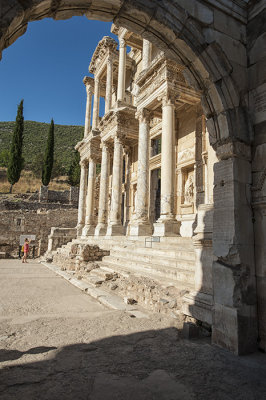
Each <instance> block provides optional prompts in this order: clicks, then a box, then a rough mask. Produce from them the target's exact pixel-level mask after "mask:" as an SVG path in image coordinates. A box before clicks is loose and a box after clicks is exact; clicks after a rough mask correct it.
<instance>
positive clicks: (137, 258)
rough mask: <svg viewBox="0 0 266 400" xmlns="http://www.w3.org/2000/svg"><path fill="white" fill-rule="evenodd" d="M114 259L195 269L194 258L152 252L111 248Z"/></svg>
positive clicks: (111, 255) (188, 269) (189, 269)
mask: <svg viewBox="0 0 266 400" xmlns="http://www.w3.org/2000/svg"><path fill="white" fill-rule="evenodd" d="M109 257H113V258H115V259H118V258H119V259H123V261H124V263H128V262H135V263H143V262H144V263H148V264H152V265H154V264H155V265H160V266H161V267H162V268H164V267H172V268H180V269H184V270H187V271H192V272H194V270H195V259H193V260H186V259H181V258H176V257H173V258H170V257H165V256H160V257H159V256H158V255H153V254H148V255H147V254H142V253H138V252H137V251H132V250H131V251H121V250H118V249H117V250H111V251H110V256H109Z"/></svg>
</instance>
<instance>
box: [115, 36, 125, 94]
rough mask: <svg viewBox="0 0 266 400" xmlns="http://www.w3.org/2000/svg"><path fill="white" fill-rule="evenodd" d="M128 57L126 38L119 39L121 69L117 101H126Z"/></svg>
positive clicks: (119, 69) (119, 70) (119, 68)
mask: <svg viewBox="0 0 266 400" xmlns="http://www.w3.org/2000/svg"><path fill="white" fill-rule="evenodd" d="M126 56H127V45H126V41H125V39H124V38H119V67H118V88H117V100H118V101H124V99H125V86H126Z"/></svg>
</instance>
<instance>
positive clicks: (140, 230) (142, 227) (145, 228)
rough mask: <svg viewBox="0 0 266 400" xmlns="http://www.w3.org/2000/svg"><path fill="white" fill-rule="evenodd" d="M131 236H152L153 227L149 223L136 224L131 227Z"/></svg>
mask: <svg viewBox="0 0 266 400" xmlns="http://www.w3.org/2000/svg"><path fill="white" fill-rule="evenodd" d="M129 235H130V236H151V235H152V226H151V224H149V223H146V224H145V223H143V222H139V223H138V222H135V223H133V224H132V225H130V228H129Z"/></svg>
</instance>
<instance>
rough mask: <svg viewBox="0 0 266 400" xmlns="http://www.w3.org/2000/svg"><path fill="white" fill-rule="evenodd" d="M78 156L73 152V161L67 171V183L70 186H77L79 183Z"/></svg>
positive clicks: (77, 153) (76, 152)
mask: <svg viewBox="0 0 266 400" xmlns="http://www.w3.org/2000/svg"><path fill="white" fill-rule="evenodd" d="M79 162H80V155H79V152H78V151H75V154H74V158H73V161H72V163H71V165H70V168H69V170H68V183H69V184H70V185H71V186H77V185H79V181H80V165H79Z"/></svg>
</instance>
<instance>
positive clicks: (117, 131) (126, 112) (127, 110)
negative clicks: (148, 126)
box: [99, 107, 139, 145]
mask: <svg viewBox="0 0 266 400" xmlns="http://www.w3.org/2000/svg"><path fill="white" fill-rule="evenodd" d="M135 112H136V108H135V107H124V108H122V109H120V110H111V111H110V112H109V113H107V114H105V115H104V117H103V118H102V120H101V122H100V124H99V129H100V131H101V138H102V140H104V141H107V142H108V141H109V140H113V138H114V137H115V136H116V135H118V136H123V137H124V138H125V142H126V143H127V145H132V144H133V143H135V142H136V141H137V140H138V131H139V124H138V121H137V120H136V118H135Z"/></svg>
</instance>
